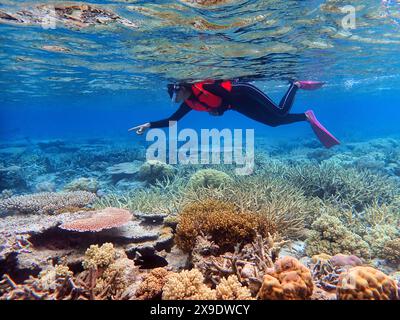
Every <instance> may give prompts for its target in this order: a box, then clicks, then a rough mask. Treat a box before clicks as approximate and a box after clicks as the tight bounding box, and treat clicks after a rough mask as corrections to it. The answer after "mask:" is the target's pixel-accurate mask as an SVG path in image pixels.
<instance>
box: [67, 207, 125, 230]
mask: <svg viewBox="0 0 400 320" xmlns="http://www.w3.org/2000/svg"><path fill="white" fill-rule="evenodd" d="M89 214H91V215H92V216H91V217H90V218H85V219H78V220H75V221H72V222H67V223H63V224H62V225H60V228H61V229H65V230H70V231H78V232H85V231H92V232H97V231H101V230H104V229H111V228H115V227H120V226H123V225H124V224H126V223H128V222H129V221H130V220H131V219H132V214H131V213H130V212H129V211H128V210H125V209H119V208H105V209H103V210H97V211H91V212H89Z"/></svg>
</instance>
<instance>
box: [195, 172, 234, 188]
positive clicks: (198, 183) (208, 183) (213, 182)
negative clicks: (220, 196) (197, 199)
mask: <svg viewBox="0 0 400 320" xmlns="http://www.w3.org/2000/svg"><path fill="white" fill-rule="evenodd" d="M232 181H233V180H232V178H231V177H230V176H229V175H228V174H226V173H225V172H222V171H218V170H215V169H202V170H198V171H196V172H195V173H194V174H193V175H192V176H191V177H190V179H189V182H188V186H189V187H191V188H194V189H196V188H200V187H204V188H219V187H221V186H225V185H226V184H228V183H230V182H232Z"/></svg>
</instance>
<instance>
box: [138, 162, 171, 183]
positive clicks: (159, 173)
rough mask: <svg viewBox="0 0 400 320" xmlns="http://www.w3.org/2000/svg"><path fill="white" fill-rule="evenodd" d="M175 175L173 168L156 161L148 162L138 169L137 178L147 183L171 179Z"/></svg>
mask: <svg viewBox="0 0 400 320" xmlns="http://www.w3.org/2000/svg"><path fill="white" fill-rule="evenodd" d="M175 173H176V170H175V168H174V167H173V166H171V165H169V164H167V163H165V162H161V161H158V160H148V161H146V162H145V163H144V164H143V165H142V166H141V167H140V169H139V174H138V175H139V178H140V179H141V180H144V181H146V182H148V183H155V182H156V181H158V180H164V179H168V178H172V177H173V176H174V175H175Z"/></svg>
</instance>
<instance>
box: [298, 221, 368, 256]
mask: <svg viewBox="0 0 400 320" xmlns="http://www.w3.org/2000/svg"><path fill="white" fill-rule="evenodd" d="M312 228H313V230H312V231H310V235H309V236H308V238H307V240H306V244H307V247H306V252H307V254H308V255H310V256H312V255H315V254H319V253H320V252H324V253H327V254H330V255H335V254H338V253H344V254H354V255H357V256H360V257H364V258H369V257H370V248H369V246H368V244H367V243H366V242H365V241H364V240H362V238H361V237H360V236H359V235H357V234H355V233H352V232H351V231H350V230H348V229H347V228H346V227H345V226H344V225H343V223H342V222H341V221H340V220H339V218H337V217H334V216H329V215H327V214H323V215H321V217H319V218H318V219H317V220H316V221H315V222H314V223H313V224H312Z"/></svg>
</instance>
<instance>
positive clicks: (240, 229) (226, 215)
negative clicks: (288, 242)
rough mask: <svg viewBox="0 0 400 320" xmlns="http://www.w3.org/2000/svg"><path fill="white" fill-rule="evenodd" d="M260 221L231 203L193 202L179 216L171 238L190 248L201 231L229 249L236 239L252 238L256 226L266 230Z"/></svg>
mask: <svg viewBox="0 0 400 320" xmlns="http://www.w3.org/2000/svg"><path fill="white" fill-rule="evenodd" d="M262 222H263V221H262V217H261V216H260V215H257V214H251V213H241V212H238V210H237V209H236V208H235V206H234V205H233V204H229V203H224V202H221V201H218V200H213V199H210V200H205V201H201V202H194V203H191V204H189V205H187V206H186V207H185V208H184V210H183V211H182V212H181V213H180V215H179V223H178V226H177V228H176V238H175V241H176V244H177V245H178V246H179V247H180V248H181V249H182V250H184V251H190V250H191V249H193V247H194V245H195V240H196V237H197V236H198V235H200V232H203V233H204V234H205V235H209V236H210V237H211V239H212V240H213V241H214V242H215V243H216V244H217V245H218V246H220V247H228V248H229V247H231V248H232V247H233V246H234V245H235V244H236V243H238V242H250V241H252V240H253V239H254V237H255V235H256V231H257V229H261V227H263V229H267V226H264V225H262ZM269 231H270V232H271V233H273V232H274V231H275V230H269Z"/></svg>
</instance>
